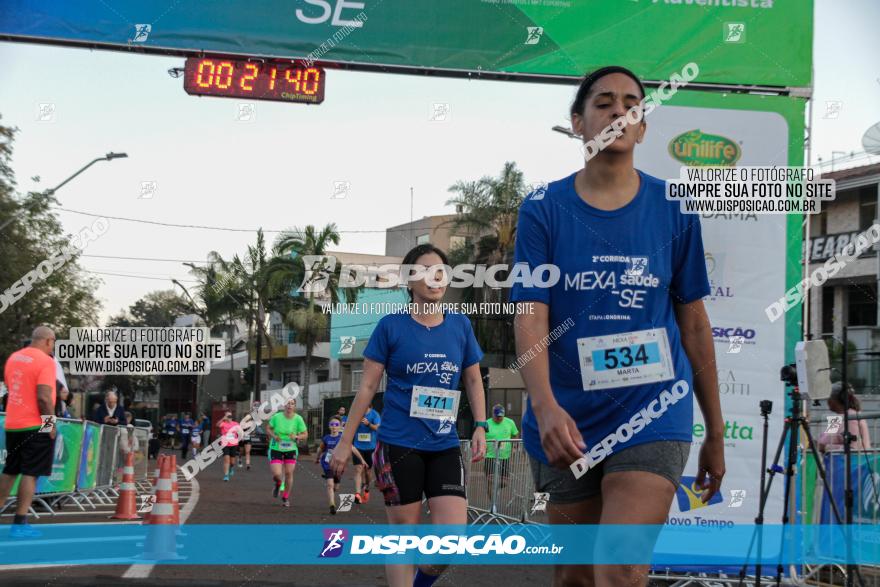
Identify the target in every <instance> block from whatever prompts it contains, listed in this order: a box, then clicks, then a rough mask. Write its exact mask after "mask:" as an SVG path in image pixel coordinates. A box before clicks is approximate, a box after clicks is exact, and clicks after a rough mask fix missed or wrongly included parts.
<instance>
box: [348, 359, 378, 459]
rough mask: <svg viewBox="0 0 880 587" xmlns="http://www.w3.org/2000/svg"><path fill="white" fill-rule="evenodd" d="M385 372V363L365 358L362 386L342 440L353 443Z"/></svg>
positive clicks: (349, 415)
mask: <svg viewBox="0 0 880 587" xmlns="http://www.w3.org/2000/svg"><path fill="white" fill-rule="evenodd" d="M384 372H385V365H383V364H382V363H377V362H376V361H373V360H371V359H367V358H364V372H363V374H362V375H361V387H360V389H358V392H357V395H355V398H354V401H353V402H352V403H351V408H350V411H349V413H348V420H346V421H345V428H344V429H343V430H342V440H340V441H339V442H341V443H342V442H344V443H346V444H351V443H352V441H353V440H354V434H355V431H356V430H357V428H358V426H360V424H361V420H362V419H363V417H364V414H366V413H367V407H368V406H369V405H370V403H371V402H372V401H373V397H374V396H375V395H376V390H377V389H379V383H380V382H381V381H382V374H383V373H384Z"/></svg>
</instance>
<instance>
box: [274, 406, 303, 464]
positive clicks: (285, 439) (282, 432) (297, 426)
mask: <svg viewBox="0 0 880 587" xmlns="http://www.w3.org/2000/svg"><path fill="white" fill-rule="evenodd" d="M269 426H271V427H272V430H273V431H274V432H275V434H276V435H277V436H278V437H279V438H280V439H281V442H278V441H277V440H275V439H274V438H273V439H272V440H271V441H270V442H269V449H270V450H277V451H281V452H290V451H294V452H296V454H299V448H298V447H297V446H296V439H294V438H291V437H290V435H291V434H293V435H296V434H302V433H303V432H307V431H308V430H307V428H306V422H305V420H303V419H302V416H300V415H299V414H294V415H293V418H287V416H285V415H284V412H276V413H275V414H273V415H272V417H271V418H269Z"/></svg>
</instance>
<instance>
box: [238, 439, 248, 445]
mask: <svg viewBox="0 0 880 587" xmlns="http://www.w3.org/2000/svg"><path fill="white" fill-rule="evenodd" d="M250 443H251V439H250V438H242V439H241V440H239V441H238V444H239V446H244V445H245V444H250Z"/></svg>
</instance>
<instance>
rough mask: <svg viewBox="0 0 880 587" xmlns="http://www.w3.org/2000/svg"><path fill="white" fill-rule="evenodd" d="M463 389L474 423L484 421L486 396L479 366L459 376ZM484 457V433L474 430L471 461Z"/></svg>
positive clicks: (474, 366)
mask: <svg viewBox="0 0 880 587" xmlns="http://www.w3.org/2000/svg"><path fill="white" fill-rule="evenodd" d="M461 376H462V379H464V388H465V390H466V391H467V396H468V403H469V404H470V405H471V414H473V416H474V421H475V422H485V421H486V394H485V391H484V390H483V376H482V375H480V364H479V363H474V364H473V365H471V366H470V367H467V368H466V369H465V370H464V372H463V373H462V374H461ZM485 456H486V431H485V430H483V429H482V428H475V429H474V431H473V434H472V435H471V461H472V462H476V461H479V460H481V459H482V458H483V457H485Z"/></svg>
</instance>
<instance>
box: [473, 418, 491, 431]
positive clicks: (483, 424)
mask: <svg viewBox="0 0 880 587" xmlns="http://www.w3.org/2000/svg"><path fill="white" fill-rule="evenodd" d="M477 428H482V429H483V430H485V431H486V432H488V431H489V423H488V422H486V421H485V420H480V421H478V422H474V429H477Z"/></svg>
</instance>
